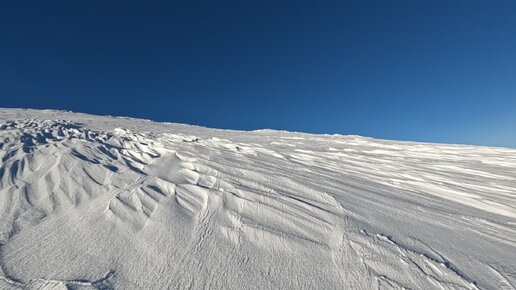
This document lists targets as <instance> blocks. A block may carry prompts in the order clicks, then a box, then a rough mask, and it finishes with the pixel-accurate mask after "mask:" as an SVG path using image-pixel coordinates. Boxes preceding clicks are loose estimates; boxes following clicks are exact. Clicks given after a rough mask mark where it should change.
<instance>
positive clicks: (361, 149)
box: [0, 109, 516, 289]
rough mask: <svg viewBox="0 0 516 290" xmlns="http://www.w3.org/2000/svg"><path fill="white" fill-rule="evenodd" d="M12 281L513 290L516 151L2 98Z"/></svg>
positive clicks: (42, 285) (2, 198)
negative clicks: (238, 126)
mask: <svg viewBox="0 0 516 290" xmlns="http://www.w3.org/2000/svg"><path fill="white" fill-rule="evenodd" d="M0 159H1V163H0V288H1V289H4V288H5V289H167V288H174V289H176V288H192V289H201V288H202V289H206V288H210V289H212V288H214V289H222V288H223V289H271V288H272V289H286V288H288V289H376V288H381V289H389V288H394V289H399V288H407V289H515V285H516V150H515V149H508V148H492V147H476V146H465V145H444V144H427V143H415V142H396V141H384V140H376V139H372V138H364V137H359V136H341V135H311V134H303V133H290V132H286V131H274V130H258V131H251V132H242V131H230V130H215V129H208V128H202V127H197V126H188V125H180V124H171V123H156V122H152V121H148V120H138V119H130V118H117V117H101V116H92V115H86V114H77V113H71V112H65V111H51V110H44V111H37V110H19V109H2V110H0Z"/></svg>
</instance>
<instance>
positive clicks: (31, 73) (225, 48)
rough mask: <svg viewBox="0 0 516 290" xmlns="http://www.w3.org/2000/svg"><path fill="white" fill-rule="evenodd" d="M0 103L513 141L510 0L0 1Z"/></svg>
mask: <svg viewBox="0 0 516 290" xmlns="http://www.w3.org/2000/svg"><path fill="white" fill-rule="evenodd" d="M0 107H30V108H56V109H66V110H72V111H79V112H87V113H94V114H110V115H125V116H132V117H142V118H149V119H153V120H158V121H171V122H180V123H189V124H197V125H203V126H208V127H217V128H232V129H246V130H248V129H258V128H273V129H285V130H294V131H304V132H313V133H340V134H359V135H365V136H371V137H377V138H388V139H400V140H418V141H431V142H447V143H469V144H484V145H498V146H510V147H516V1H514V0H505V1H504V0H500V1H498V0H497V1H474V0H462V1H459V0H442V1H418V0H407V1H396V0H393V1H385V0H381V1H362V0H356V1H300V0H296V1H278V0H274V1H139V2H136V1H106V0H102V1H86V0H84V1H23V0H17V1H2V2H1V3H0Z"/></svg>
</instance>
